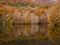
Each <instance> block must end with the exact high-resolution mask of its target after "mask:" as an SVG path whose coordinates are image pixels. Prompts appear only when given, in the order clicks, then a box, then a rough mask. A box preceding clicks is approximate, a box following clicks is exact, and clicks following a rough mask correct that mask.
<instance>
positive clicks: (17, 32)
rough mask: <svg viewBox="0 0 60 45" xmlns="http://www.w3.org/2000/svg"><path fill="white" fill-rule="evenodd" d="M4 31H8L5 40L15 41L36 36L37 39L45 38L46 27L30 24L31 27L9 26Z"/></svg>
mask: <svg viewBox="0 0 60 45" xmlns="http://www.w3.org/2000/svg"><path fill="white" fill-rule="evenodd" d="M4 29H5V30H6V31H8V36H9V38H7V40H9V39H15V38H20V37H22V38H24V37H27V38H29V37H34V38H35V35H36V34H37V35H38V36H36V37H37V38H38V37H42V38H43V37H45V38H46V37H47V26H46V25H43V26H42V25H38V24H36V25H35V24H32V25H11V26H6V27H5V28H4Z"/></svg>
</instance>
